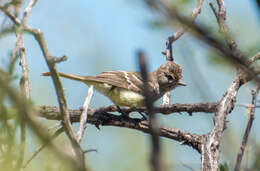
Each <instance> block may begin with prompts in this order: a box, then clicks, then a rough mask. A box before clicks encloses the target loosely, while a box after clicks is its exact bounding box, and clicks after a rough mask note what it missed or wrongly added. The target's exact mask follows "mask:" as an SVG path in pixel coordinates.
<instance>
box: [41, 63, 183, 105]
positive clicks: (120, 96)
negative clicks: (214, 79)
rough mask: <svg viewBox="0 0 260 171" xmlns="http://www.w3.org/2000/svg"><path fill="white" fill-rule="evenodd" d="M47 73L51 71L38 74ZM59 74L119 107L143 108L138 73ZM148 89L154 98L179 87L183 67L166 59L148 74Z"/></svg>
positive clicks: (181, 84)
mask: <svg viewBox="0 0 260 171" xmlns="http://www.w3.org/2000/svg"><path fill="white" fill-rule="evenodd" d="M41 75H42V76H50V75H51V74H50V72H45V73H42V74H41ZM58 75H59V76H60V77H64V78H67V79H71V80H75V81H80V82H83V83H85V84H87V85H88V86H91V85H93V87H94V89H95V90H97V91H98V92H100V93H101V94H103V95H105V96H107V97H108V98H109V99H111V101H112V102H113V103H114V104H115V105H116V106H118V107H136V108H138V107H144V106H145V104H144V95H143V94H144V93H143V92H144V82H143V79H142V76H141V73H140V72H135V71H106V72H102V73H100V74H98V75H96V76H80V75H74V74H66V73H62V72H59V73H58ZM147 85H148V90H149V93H151V95H153V96H154V97H156V98H155V100H158V99H159V98H161V97H162V96H163V95H164V94H165V93H166V92H168V91H170V90H173V89H175V88H176V87H179V86H186V84H185V83H183V82H182V68H181V66H180V65H178V64H176V63H175V62H173V61H166V63H165V64H162V65H161V66H159V68H158V69H156V70H154V71H153V72H150V73H148V84H147Z"/></svg>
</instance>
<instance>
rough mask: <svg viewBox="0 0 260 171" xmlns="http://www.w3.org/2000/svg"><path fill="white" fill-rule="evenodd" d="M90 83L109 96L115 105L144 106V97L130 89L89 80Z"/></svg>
mask: <svg viewBox="0 0 260 171" xmlns="http://www.w3.org/2000/svg"><path fill="white" fill-rule="evenodd" d="M86 84H88V85H93V86H94V88H95V89H96V90H97V91H99V92H100V93H102V94H103V95H105V96H107V97H109V98H110V99H111V100H112V101H113V103H114V104H115V105H118V106H128V107H142V106H144V105H143V99H144V97H143V96H142V95H141V94H138V93H136V92H133V91H129V90H127V89H124V88H120V87H113V86H112V85H109V84H106V83H99V82H87V83H86Z"/></svg>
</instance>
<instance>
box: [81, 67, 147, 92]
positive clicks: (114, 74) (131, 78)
mask: <svg viewBox="0 0 260 171" xmlns="http://www.w3.org/2000/svg"><path fill="white" fill-rule="evenodd" d="M85 79H86V80H89V81H96V82H102V83H107V84H110V85H112V86H115V87H121V88H124V89H127V90H130V91H134V92H137V93H141V91H142V89H143V81H142V77H141V75H140V73H138V72H128V71H106V72H102V73H101V74H99V75H97V76H87V77H85Z"/></svg>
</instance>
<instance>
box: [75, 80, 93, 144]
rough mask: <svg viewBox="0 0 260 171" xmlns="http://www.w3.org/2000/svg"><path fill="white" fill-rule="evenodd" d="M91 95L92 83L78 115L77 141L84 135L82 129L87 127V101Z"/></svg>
mask: <svg viewBox="0 0 260 171" xmlns="http://www.w3.org/2000/svg"><path fill="white" fill-rule="evenodd" d="M92 96H93V85H91V86H90V87H89V90H88V95H87V97H86V99H85V102H84V104H83V109H82V114H81V116H80V123H79V124H80V125H79V130H78V133H77V141H78V143H80V142H81V139H82V137H83V135H84V130H85V129H86V127H87V126H86V125H87V120H88V107H89V103H90V100H91V98H92Z"/></svg>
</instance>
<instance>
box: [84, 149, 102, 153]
mask: <svg viewBox="0 0 260 171" xmlns="http://www.w3.org/2000/svg"><path fill="white" fill-rule="evenodd" d="M89 152H96V153H97V152H98V150H97V149H88V150H85V151H83V153H84V154H86V153H89Z"/></svg>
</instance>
